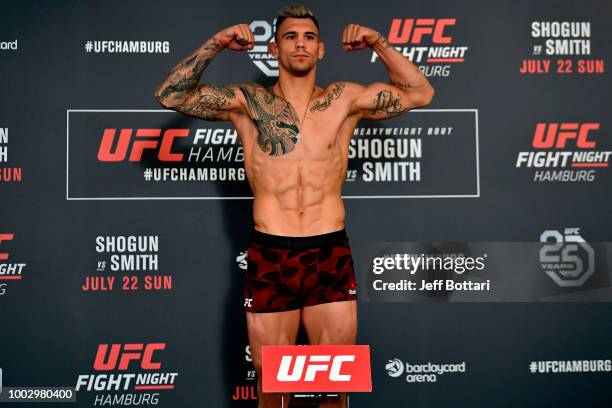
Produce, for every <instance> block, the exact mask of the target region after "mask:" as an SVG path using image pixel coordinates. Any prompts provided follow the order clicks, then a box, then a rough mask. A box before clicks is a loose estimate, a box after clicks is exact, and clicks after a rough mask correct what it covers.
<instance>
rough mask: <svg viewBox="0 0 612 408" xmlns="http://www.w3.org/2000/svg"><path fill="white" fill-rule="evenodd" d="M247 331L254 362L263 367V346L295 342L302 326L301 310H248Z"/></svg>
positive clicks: (256, 365)
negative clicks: (266, 311) (258, 311)
mask: <svg viewBox="0 0 612 408" xmlns="http://www.w3.org/2000/svg"><path fill="white" fill-rule="evenodd" d="M246 317H247V331H248V335H249V344H250V346H251V354H252V356H253V363H254V365H255V367H256V368H259V367H261V346H265V345H290V344H295V340H296V337H297V332H298V329H299V326H300V310H299V309H297V310H289V311H286V312H274V313H250V312H247V314H246Z"/></svg>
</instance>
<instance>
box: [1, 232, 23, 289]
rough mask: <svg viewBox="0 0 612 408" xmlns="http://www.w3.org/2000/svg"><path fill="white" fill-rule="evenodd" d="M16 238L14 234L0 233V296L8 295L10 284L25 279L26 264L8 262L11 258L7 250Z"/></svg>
mask: <svg viewBox="0 0 612 408" xmlns="http://www.w3.org/2000/svg"><path fill="white" fill-rule="evenodd" d="M14 238H15V234H14V233H0V296H4V295H5V294H6V291H7V290H8V285H9V283H8V282H11V281H16V280H21V279H22V278H23V270H24V268H25V267H26V264H25V263H21V262H19V263H14V262H6V261H8V259H9V257H10V252H7V249H6V248H7V247H9V245H10V244H9V243H8V242H9V241H12V240H13V239H14Z"/></svg>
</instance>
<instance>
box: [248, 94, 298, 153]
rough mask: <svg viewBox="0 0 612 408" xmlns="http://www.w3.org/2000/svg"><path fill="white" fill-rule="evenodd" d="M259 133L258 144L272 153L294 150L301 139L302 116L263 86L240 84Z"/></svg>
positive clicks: (264, 150)
mask: <svg viewBox="0 0 612 408" xmlns="http://www.w3.org/2000/svg"><path fill="white" fill-rule="evenodd" d="M240 91H241V92H242V94H243V95H244V98H245V99H246V101H247V105H248V107H249V111H250V113H251V117H252V118H253V120H254V121H255V124H256V125H257V128H258V129H259V134H258V135H257V145H258V146H259V148H260V149H261V150H262V151H263V152H265V153H267V154H269V155H270V156H282V155H284V154H287V153H290V152H291V151H292V150H293V149H294V148H295V144H296V143H297V142H298V138H297V137H296V136H297V134H298V132H299V128H298V124H299V119H298V118H297V115H296V114H295V112H294V111H293V108H292V107H291V105H289V104H288V103H287V101H285V100H284V99H282V98H279V97H277V96H275V95H274V94H272V93H270V92H269V91H267V90H266V89H264V88H263V87H255V86H240Z"/></svg>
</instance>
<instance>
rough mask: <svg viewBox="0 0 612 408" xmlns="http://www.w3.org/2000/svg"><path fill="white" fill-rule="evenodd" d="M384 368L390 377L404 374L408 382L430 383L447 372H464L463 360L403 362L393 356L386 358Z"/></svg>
mask: <svg viewBox="0 0 612 408" xmlns="http://www.w3.org/2000/svg"><path fill="white" fill-rule="evenodd" d="M385 370H387V375H388V376H389V377H391V378H399V377H401V376H402V375H404V374H405V375H406V378H405V379H406V382H408V383H432V382H437V381H438V376H441V375H443V374H448V373H461V374H465V372H466V363H465V361H463V362H461V363H456V364H447V363H431V362H428V363H424V364H410V363H408V362H404V361H402V360H400V359H399V358H393V359H390V360H388V362H387V364H385Z"/></svg>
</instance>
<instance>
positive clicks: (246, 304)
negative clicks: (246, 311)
mask: <svg viewBox="0 0 612 408" xmlns="http://www.w3.org/2000/svg"><path fill="white" fill-rule="evenodd" d="M252 306H253V299H250V298H244V307H252Z"/></svg>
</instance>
